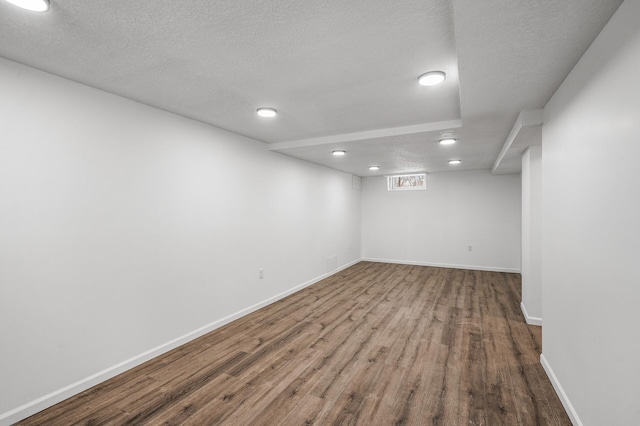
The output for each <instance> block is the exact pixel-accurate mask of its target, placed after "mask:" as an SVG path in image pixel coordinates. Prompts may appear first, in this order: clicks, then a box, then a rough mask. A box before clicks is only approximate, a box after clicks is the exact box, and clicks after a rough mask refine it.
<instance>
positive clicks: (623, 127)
mask: <svg viewBox="0 0 640 426" xmlns="http://www.w3.org/2000/svg"><path fill="white" fill-rule="evenodd" d="M639 22H640V1H638V0H627V1H625V2H624V3H622V5H621V6H620V8H619V10H618V11H617V12H616V14H615V15H614V16H613V18H612V19H611V20H610V21H609V23H608V24H607V25H606V26H605V28H604V29H603V30H602V32H601V33H600V35H599V37H598V38H597V39H596V40H595V41H594V43H593V44H592V45H591V47H590V48H589V49H588V51H587V52H586V53H585V55H584V56H583V57H582V59H581V60H580V62H579V63H578V64H577V65H576V67H575V68H574V69H573V71H572V72H571V73H570V75H569V76H568V77H567V79H566V80H565V81H564V83H563V84H562V86H561V87H560V88H559V89H558V91H557V92H556V93H555V94H554V96H553V97H552V99H551V100H550V102H549V103H548V104H547V106H546V107H545V120H544V122H545V124H544V128H543V147H544V149H543V152H542V164H543V166H542V169H543V173H542V175H543V190H542V197H543V203H542V205H543V233H542V248H543V250H542V253H543V255H542V282H543V286H542V297H543V300H544V332H543V358H542V362H543V365H545V367H546V368H547V372H548V373H550V376H551V377H552V379H554V380H555V384H556V386H557V389H558V390H559V391H560V394H561V395H563V396H564V397H565V398H564V400H565V403H566V404H567V407H568V408H569V410H570V412H571V413H572V416H573V417H574V423H575V424H584V425H632V424H633V425H635V424H638V421H639V420H638V419H640V403H639V401H640V390H638V383H640V364H639V363H638V360H639V359H640V331H639V330H640V305H639V301H640V281H639V277H640V245H639V244H638V242H639V241H640V190H639V188H638V185H639V184H640V167H639V166H638V161H639V159H640V78H639V77H638V76H640V25H638V23H639Z"/></svg>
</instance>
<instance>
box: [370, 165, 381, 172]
mask: <svg viewBox="0 0 640 426" xmlns="http://www.w3.org/2000/svg"><path fill="white" fill-rule="evenodd" d="M369 170H372V171H376V170H380V166H369Z"/></svg>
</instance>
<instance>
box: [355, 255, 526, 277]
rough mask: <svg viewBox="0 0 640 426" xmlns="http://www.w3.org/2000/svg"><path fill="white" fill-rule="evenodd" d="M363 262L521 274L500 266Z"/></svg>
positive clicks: (383, 261) (384, 260)
mask: <svg viewBox="0 0 640 426" xmlns="http://www.w3.org/2000/svg"><path fill="white" fill-rule="evenodd" d="M362 261H364V262H378V263H397V264H401V265H416V266H434V267H436V268H453V269H471V270H475V271H491V272H509V273H516V274H519V273H520V269H515V268H502V267H499V266H478V265H458V264H451V263H435V262H417V261H415V260H397V259H377V258H372V257H368V258H362Z"/></svg>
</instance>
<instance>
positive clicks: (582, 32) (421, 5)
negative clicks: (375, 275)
mask: <svg viewBox="0 0 640 426" xmlns="http://www.w3.org/2000/svg"><path fill="white" fill-rule="evenodd" d="M620 3H621V0H537V1H530V0H483V1H477V0H401V1H393V2H390V1H387V0H369V1H347V2H345V1H343V0H325V1H320V2H319V1H308V0H279V1H266V0H262V1H258V0H256V1H209V0H196V1H190V2H175V1H165V0H157V1H134V2H132V1H124V0H112V1H109V2H104V1H103V2H98V1H95V0H85V1H81V2H77V1H70V0H52V4H51V10H50V11H49V12H48V13H45V14H33V13H28V12H25V11H22V10H20V9H17V8H16V7H15V6H13V5H10V4H8V3H6V2H3V1H0V56H3V57H5V58H7V59H11V60H15V61H17V62H21V63H24V64H27V65H30V66H33V67H35V68H39V69H42V70H44V71H48V72H51V73H54V74H57V75H60V76H63V77H66V78H69V79H72V80H75V81H78V82H81V83H84V84H87V85H90V86H93V87H96V88H99V89H102V90H106V91H108V92H111V93H115V94H118V95H121V96H124V97H127V98H129V99H133V100H136V101H138V102H142V103H145V104H149V105H152V106H155V107H158V108H161V109H164V110H167V111H171V112H175V113H177V114H181V115H184V116H187V117H190V118H194V119H196V120H200V121H203V122H206V123H210V124H212V125H215V126H218V127H221V128H224V129H227V130H230V131H233V132H236V133H239V134H242V135H246V136H250V137H253V138H255V139H258V140H260V141H263V142H266V143H269V144H270V146H271V149H273V150H274V151H279V152H282V153H285V154H287V155H292V156H295V157H298V158H301V159H304V160H307V161H312V162H315V163H319V164H323V165H326V166H328V167H332V168H335V169H339V170H343V171H346V172H349V173H352V174H355V175H360V176H363V175H364V176H366V175H370V174H374V173H371V172H369V171H368V170H367V169H366V167H367V166H368V165H370V164H373V163H375V164H378V165H381V166H382V168H381V170H380V171H379V172H376V173H375V174H389V173H400V172H406V171H417V170H420V171H428V172H438V171H445V170H451V169H452V168H451V166H449V165H448V164H447V162H446V161H447V160H448V159H450V158H453V157H456V158H460V159H462V161H463V163H462V164H461V165H459V166H457V168H456V169H457V170H468V169H490V168H491V166H492V165H493V163H494V161H495V160H496V156H497V155H498V153H499V152H500V149H501V147H502V145H503V144H504V142H505V139H506V138H507V136H508V134H509V131H510V129H511V127H512V126H513V124H514V121H515V119H516V117H517V116H518V113H519V112H520V111H522V110H525V109H535V108H541V107H543V106H544V104H545V103H546V101H547V100H548V99H549V97H550V96H551V94H552V93H553V92H554V91H555V89H556V88H557V87H558V86H559V85H560V83H561V82H562V80H563V79H564V78H565V76H566V75H567V74H568V72H569V71H570V70H571V68H572V67H573V66H574V65H575V63H576V62H577V60H578V59H579V58H580V56H581V55H582V53H583V52H584V50H586V48H587V47H588V46H589V44H590V43H591V42H592V41H593V39H594V38H595V37H596V35H597V34H598V33H599V31H600V29H601V28H602V27H603V26H604V24H605V23H606V21H607V20H608V19H609V17H610V16H611V15H612V14H613V12H614V11H615V9H616V8H617V7H618V6H619V4H620ZM435 69H437V70H443V71H445V72H446V73H447V76H448V78H447V80H446V81H445V83H443V84H442V85H440V86H436V87H421V86H418V85H417V84H416V79H417V77H418V75H420V74H421V73H423V72H425V71H429V70H435ZM260 106H272V107H274V108H276V109H277V110H278V111H279V114H278V116H277V117H276V118H275V119H272V120H266V119H264V118H260V117H258V116H257V115H256V114H255V110H256V108H258V107H260ZM440 130H454V131H455V134H456V136H457V137H458V138H459V142H458V144H456V145H455V146H450V147H441V146H439V145H438V144H437V143H436V142H437V139H438V135H439V131H440ZM336 147H340V148H343V149H347V150H348V151H349V153H348V155H347V157H345V158H340V159H336V158H333V157H331V155H330V152H331V150H332V149H336Z"/></svg>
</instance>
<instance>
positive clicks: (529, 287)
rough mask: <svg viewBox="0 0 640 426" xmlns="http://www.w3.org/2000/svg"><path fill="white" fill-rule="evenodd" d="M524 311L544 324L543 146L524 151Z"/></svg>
mask: <svg viewBox="0 0 640 426" xmlns="http://www.w3.org/2000/svg"><path fill="white" fill-rule="evenodd" d="M522 311H523V313H524V316H525V319H526V320H527V322H528V323H529V324H534V325H542V147H541V146H531V147H529V148H527V150H526V151H525V152H524V154H522Z"/></svg>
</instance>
